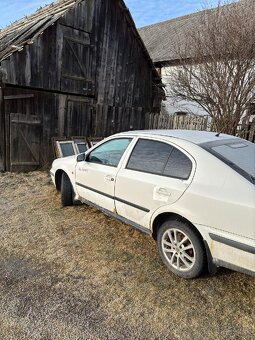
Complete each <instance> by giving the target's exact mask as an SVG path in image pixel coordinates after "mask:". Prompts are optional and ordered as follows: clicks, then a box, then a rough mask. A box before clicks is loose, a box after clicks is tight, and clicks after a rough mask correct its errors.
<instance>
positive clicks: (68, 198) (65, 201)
mask: <svg viewBox="0 0 255 340" xmlns="http://www.w3.org/2000/svg"><path fill="white" fill-rule="evenodd" d="M60 191H61V204H62V207H66V206H68V205H73V197H74V192H73V187H72V184H71V182H70V179H69V177H68V176H67V174H66V173H65V172H63V174H62V178H61V190H60Z"/></svg>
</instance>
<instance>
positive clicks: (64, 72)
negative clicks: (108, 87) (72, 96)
mask: <svg viewBox="0 0 255 340" xmlns="http://www.w3.org/2000/svg"><path fill="white" fill-rule="evenodd" d="M59 30H60V33H59V35H60V42H61V43H60V54H61V55H60V58H61V59H60V60H61V70H60V74H61V79H60V87H61V91H63V92H69V93H78V94H83V95H90V96H94V94H95V72H94V67H93V65H94V58H93V55H92V53H93V46H92V45H91V37H90V34H89V33H87V32H84V31H80V30H77V29H74V28H71V27H66V26H63V25H59Z"/></svg>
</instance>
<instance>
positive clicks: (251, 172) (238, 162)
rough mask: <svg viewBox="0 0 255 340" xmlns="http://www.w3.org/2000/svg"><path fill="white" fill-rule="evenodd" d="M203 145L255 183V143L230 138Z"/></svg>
mask: <svg viewBox="0 0 255 340" xmlns="http://www.w3.org/2000/svg"><path fill="white" fill-rule="evenodd" d="M201 146H203V147H204V148H205V149H207V150H208V151H209V152H211V153H212V154H214V155H215V156H216V157H218V158H219V159H221V160H222V161H223V162H225V163H226V164H228V165H229V166H231V167H232V168H233V169H235V170H236V171H237V172H239V173H240V174H241V175H243V176H244V177H246V178H247V179H249V180H250V181H251V182H252V183H255V144H253V143H251V142H248V141H245V140H230V141H219V142H217V141H216V142H211V143H206V144H203V145H201Z"/></svg>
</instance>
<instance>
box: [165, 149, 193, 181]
mask: <svg viewBox="0 0 255 340" xmlns="http://www.w3.org/2000/svg"><path fill="white" fill-rule="evenodd" d="M191 170H192V162H191V160H190V159H189V158H188V157H187V156H186V155H185V154H184V153H183V152H181V151H180V150H178V149H176V148H173V151H172V152H171V155H170V157H169V159H168V161H167V163H166V166H165V168H164V171H163V175H165V176H168V177H175V178H180V179H188V178H189V175H190V173H191Z"/></svg>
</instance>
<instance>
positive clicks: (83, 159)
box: [76, 153, 87, 162]
mask: <svg viewBox="0 0 255 340" xmlns="http://www.w3.org/2000/svg"><path fill="white" fill-rule="evenodd" d="M86 158H87V157H86V154H85V153H80V154H79V155H78V156H77V158H76V161H77V162H83V161H85V160H86Z"/></svg>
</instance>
